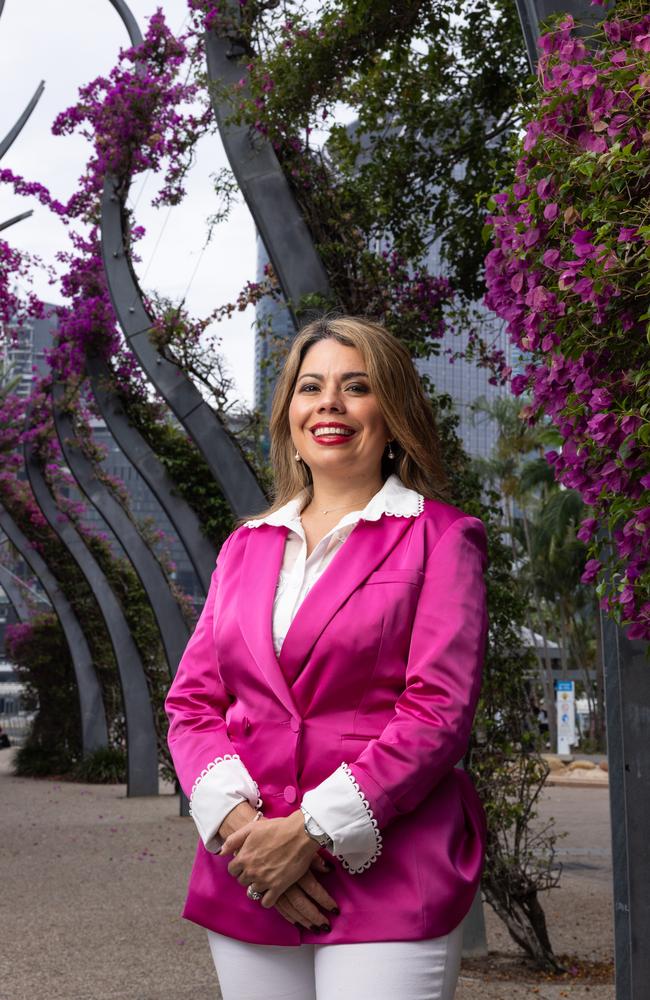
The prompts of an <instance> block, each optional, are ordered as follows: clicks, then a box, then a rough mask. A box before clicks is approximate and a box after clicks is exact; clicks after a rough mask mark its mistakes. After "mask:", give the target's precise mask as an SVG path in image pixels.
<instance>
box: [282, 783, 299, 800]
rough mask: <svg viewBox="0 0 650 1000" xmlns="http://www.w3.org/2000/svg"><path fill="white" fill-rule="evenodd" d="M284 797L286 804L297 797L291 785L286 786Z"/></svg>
mask: <svg viewBox="0 0 650 1000" xmlns="http://www.w3.org/2000/svg"><path fill="white" fill-rule="evenodd" d="M284 797H285V799H286V801H287V802H295V801H296V799H297V797H298V796H297V795H296V789H295V788H294V787H293V785H287V787H286V788H285V790H284Z"/></svg>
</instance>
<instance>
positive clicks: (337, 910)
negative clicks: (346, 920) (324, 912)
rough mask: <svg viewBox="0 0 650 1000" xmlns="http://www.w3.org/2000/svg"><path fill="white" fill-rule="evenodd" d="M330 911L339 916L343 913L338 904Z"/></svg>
mask: <svg viewBox="0 0 650 1000" xmlns="http://www.w3.org/2000/svg"><path fill="white" fill-rule="evenodd" d="M330 913H334V914H335V916H337V917H338V916H340V915H341V911H340V910H339V908H338V906H335V907H334V909H333V910H330Z"/></svg>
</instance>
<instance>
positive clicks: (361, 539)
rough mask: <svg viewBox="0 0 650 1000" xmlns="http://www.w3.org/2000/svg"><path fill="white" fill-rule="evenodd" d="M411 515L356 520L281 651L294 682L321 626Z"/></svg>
mask: <svg viewBox="0 0 650 1000" xmlns="http://www.w3.org/2000/svg"><path fill="white" fill-rule="evenodd" d="M412 524H413V518H412V517H382V518H380V520H378V521H359V523H358V524H357V525H356V526H355V528H354V529H353V530H352V532H351V533H350V535H349V537H348V538H347V539H346V540H345V542H343V545H342V546H341V548H340V549H339V551H338V552H337V553H336V555H335V556H334V558H333V559H332V562H331V563H330V564H329V566H328V567H327V569H326V570H325V572H324V573H323V575H322V576H321V577H320V578H319V579H318V580H317V581H316V583H315V584H314V586H313V587H312V589H311V590H310V591H309V593H308V594H307V596H306V597H305V599H304V600H303V602H302V604H301V605H300V607H299V609H298V612H297V613H296V616H295V618H294V619H293V622H292V623H291V626H290V628H289V630H288V632H287V634H286V636H285V638H284V642H283V644H282V649H281V650H280V665H281V667H282V673H283V675H284V676H285V677H286V678H287V680H288V682H289V684H293V682H294V681H295V679H296V678H297V676H298V674H299V673H300V671H301V669H302V667H303V664H304V662H305V660H306V659H307V657H308V656H309V653H310V652H311V650H312V648H313V646H314V644H315V642H316V641H317V639H318V638H319V636H320V634H321V633H322V631H323V629H324V628H325V627H326V625H327V624H328V623H329V622H330V620H331V619H332V618H333V616H334V615H335V614H336V612H337V611H338V609H339V608H340V607H341V606H342V605H343V604H344V603H345V601H347V599H348V597H349V596H350V594H352V593H353V592H354V591H355V590H356V589H357V587H359V586H360V585H361V584H362V583H363V582H364V581H365V580H366V579H367V578H368V577H369V576H370V574H371V573H372V572H373V571H374V570H375V569H376V567H377V566H379V565H380V563H382V562H383V560H384V559H385V558H386V556H387V555H388V554H389V552H390V551H391V550H392V549H393V548H394V547H395V545H396V544H397V542H398V541H399V539H400V538H401V537H402V535H403V534H404V532H405V531H406V530H407V529H408V528H410V527H411V525H412Z"/></svg>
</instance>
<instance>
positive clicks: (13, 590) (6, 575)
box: [0, 563, 29, 622]
mask: <svg viewBox="0 0 650 1000" xmlns="http://www.w3.org/2000/svg"><path fill="white" fill-rule="evenodd" d="M0 586H1V587H2V589H3V590H4V592H5V594H6V595H7V597H8V598H9V603H10V604H11V606H12V607H13V609H14V611H15V612H16V617H17V619H18V621H19V622H26V621H28V620H29V608H28V607H27V605H26V604H25V601H24V600H23V595H22V594H21V592H20V587H19V586H18V584H17V583H16V581H15V580H14V577H13V574H12V573H10V572H9V570H8V569H7V567H6V566H3V565H2V564H1V563H0Z"/></svg>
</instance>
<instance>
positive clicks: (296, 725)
mask: <svg viewBox="0 0 650 1000" xmlns="http://www.w3.org/2000/svg"><path fill="white" fill-rule="evenodd" d="M289 729H290V730H291V732H292V733H299V732H300V719H296V717H295V715H292V716H291V718H290V719H289Z"/></svg>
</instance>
